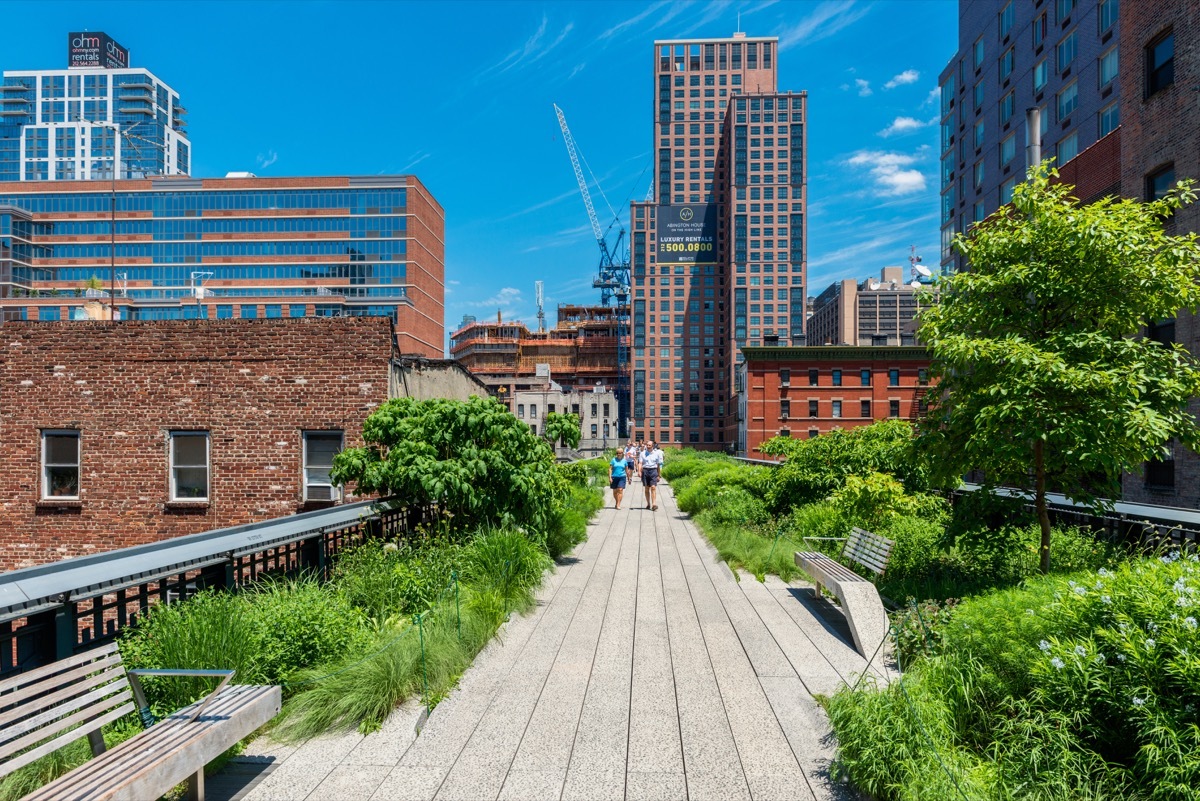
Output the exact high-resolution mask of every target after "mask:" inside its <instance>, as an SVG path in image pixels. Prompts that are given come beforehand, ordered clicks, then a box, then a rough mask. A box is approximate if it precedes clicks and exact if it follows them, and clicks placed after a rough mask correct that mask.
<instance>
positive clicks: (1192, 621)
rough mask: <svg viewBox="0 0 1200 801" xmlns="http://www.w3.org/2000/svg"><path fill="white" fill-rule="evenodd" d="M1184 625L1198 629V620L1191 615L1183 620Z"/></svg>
mask: <svg viewBox="0 0 1200 801" xmlns="http://www.w3.org/2000/svg"><path fill="white" fill-rule="evenodd" d="M1183 625H1185V626H1187V627H1188V628H1189V629H1194V628H1196V618H1194V617H1191V616H1190V615H1189V616H1188V617H1185V618H1184V619H1183Z"/></svg>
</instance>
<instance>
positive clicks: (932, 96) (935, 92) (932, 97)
mask: <svg viewBox="0 0 1200 801" xmlns="http://www.w3.org/2000/svg"><path fill="white" fill-rule="evenodd" d="M941 96H942V90H941V89H939V88H938V87H936V86H935V87H933V88H932V89H930V90H929V94H927V95H925V100H924V101H922V102H921V108H925V107H926V106H932V105H934V104H935V103H937V102H938V99H939V98H940V97H941Z"/></svg>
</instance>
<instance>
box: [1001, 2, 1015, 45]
mask: <svg viewBox="0 0 1200 801" xmlns="http://www.w3.org/2000/svg"><path fill="white" fill-rule="evenodd" d="M1012 26H1013V4H1012V0H1009V1H1008V3H1006V4H1005V6H1004V8H1002V9H1001V10H1000V38H1001V39H1003V38H1004V37H1005V36H1008V32H1009V31H1011V30H1012Z"/></svg>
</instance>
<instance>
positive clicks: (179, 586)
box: [0, 498, 436, 676]
mask: <svg viewBox="0 0 1200 801" xmlns="http://www.w3.org/2000/svg"><path fill="white" fill-rule="evenodd" d="M435 515H436V510H435V509H433V508H432V507H429V508H426V507H407V506H405V505H403V504H402V503H401V502H400V501H399V500H397V499H395V498H389V499H384V500H378V501H363V502H360V503H354V504H346V505H342V506H334V507H330V508H328V509H321V510H318V511H315V512H306V513H303V514H298V515H291V516H288V517H283V518H278V519H275V520H269V521H265V522H262V523H251V524H247V525H242V526H234V527H232V528H225V529H217V530H214V531H206V532H203V533H201V534H191V535H188V536H185V537H177V538H174V539H170V540H165V541H163V542H156V543H150V544H147V545H138V546H134V547H132V548H122V549H120V550H115V551H109V552H106V553H102V554H96V555H94V556H83V557H76V558H74V559H66V560H63V561H60V562H52V563H49V564H45V565H38V566H36V567H29V568H24V569H21V570H14V571H11V572H8V573H3V574H0V676H4V675H9V674H14V673H20V672H22V671H25V670H29V669H31V668H34V667H38V666H41V665H45V664H49V663H50V662H53V661H56V660H59V659H66V658H67V657H70V656H73V655H74V654H77V653H81V652H83V651H86V650H87V649H89V648H94V647H96V646H97V645H100V644H103V643H106V642H111V641H112V640H114V639H115V638H116V637H117V636H118V635H119V634H120V632H121V631H122V629H124V628H126V627H128V626H132V625H134V624H135V623H136V622H137V620H138V618H139V617H140V616H141V615H142V614H143V613H144V612H145V610H146V609H147V608H149V607H150V606H151V605H152V604H156V603H170V602H172V601H176V600H181V599H184V598H187V597H190V596H192V595H195V594H196V593H197V592H200V591H201V590H204V589H209V588H217V589H225V590H238V589H240V588H242V587H245V586H246V585H248V584H250V583H252V582H254V581H256V580H258V579H259V578H260V577H262V576H264V575H268V574H276V575H296V574H299V573H306V572H307V573H311V574H313V575H315V576H317V577H318V578H320V579H321V580H325V579H328V578H329V574H330V569H331V567H332V562H333V559H334V557H335V556H336V555H337V554H338V553H340V552H341V551H343V550H345V549H346V548H349V547H353V546H355V545H358V544H360V543H362V542H365V541H367V540H369V539H380V538H388V539H395V538H400V537H405V536H408V535H410V534H412V533H413V532H414V531H415V530H416V529H417V527H418V526H420V525H421V524H423V523H425V522H427V521H431V520H433V518H434V516H435Z"/></svg>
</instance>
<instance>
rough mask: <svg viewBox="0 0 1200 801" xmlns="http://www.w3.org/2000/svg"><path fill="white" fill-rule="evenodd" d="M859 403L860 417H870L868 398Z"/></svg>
mask: <svg viewBox="0 0 1200 801" xmlns="http://www.w3.org/2000/svg"><path fill="white" fill-rule="evenodd" d="M861 403H862V409H861V410H860V411H861V412H862V414H861V416H862V417H870V416H871V402H870V401H869V400H865V401H862V402H861Z"/></svg>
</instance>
